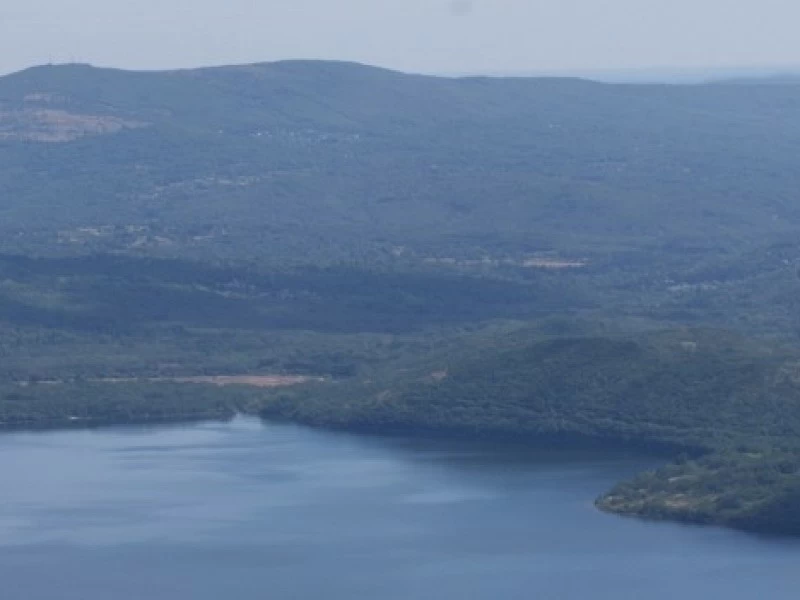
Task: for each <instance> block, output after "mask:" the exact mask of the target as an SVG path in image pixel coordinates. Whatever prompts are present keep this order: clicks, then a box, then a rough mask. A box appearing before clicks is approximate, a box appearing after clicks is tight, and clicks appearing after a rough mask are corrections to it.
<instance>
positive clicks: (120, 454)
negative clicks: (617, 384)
mask: <svg viewBox="0 0 800 600" xmlns="http://www.w3.org/2000/svg"><path fill="white" fill-rule="evenodd" d="M0 453H1V454H2V461H0V478H1V479H2V485H1V486H0V581H2V593H1V597H2V598H3V599H4V600H39V599H42V600H44V599H46V600H54V599H58V600H144V599H147V600H189V599H191V600H211V599H214V600H219V599H227V600H249V599H255V598H259V599H263V598H270V599H278V600H282V599H284V598H286V599H292V600H304V599H307V598H308V599H311V598H314V599H325V600H331V599H335V600H338V599H351V598H352V599H357V598H364V599H398V600H399V599H431V600H434V599H436V600H449V599H454V600H455V599H459V600H461V599H487V600H488V599H492V600H496V599H506V598H512V599H515V598H526V599H530V598H542V599H547V600H553V599H573V598H574V599H576V600H577V599H580V600H586V599H587V598H593V599H605V598H608V599H613V600H621V599H631V600H641V599H642V598H648V599H649V600H659V599H670V600H673V599H675V598H682V599H687V598H689V599H692V598H697V599H701V598H702V599H709V598H725V599H726V600H736V599H739V598H741V599H747V600H751V599H753V598H765V599H769V600H781V599H784V598H786V599H789V598H791V599H792V600H796V598H797V593H798V592H797V590H798V589H800V542H794V541H787V540H775V539H765V538H759V537H756V536H751V535H746V534H740V533H736V532H730V531H724V530H718V529H705V528H696V527H686V526H681V525H674V524H653V523H644V522H640V521H636V520H630V519H621V518H618V517H613V516H608V515H604V514H601V513H599V512H597V511H596V510H594V508H593V507H592V500H593V498H594V497H595V496H596V495H598V494H599V493H600V492H602V491H604V490H605V489H607V488H608V487H609V486H610V485H612V484H613V483H614V482H615V481H617V480H619V479H620V478H623V477H627V476H629V475H631V474H633V473H635V472H636V471H638V470H641V469H643V468H646V467H648V466H651V465H653V464H655V463H654V460H653V459H652V458H648V457H641V456H636V455H631V454H621V453H612V452H607V451H600V452H589V451H581V452H554V451H542V450H530V449H529V450H525V451H521V450H519V449H516V450H515V449H511V448H496V447H492V446H491V445H486V444H466V443H460V442H430V441H419V440H417V441H413V440H404V439H383V440H382V439H377V438H370V437H360V436H348V435H344V434H332V433H324V432H319V431H312V430H308V429H303V428H299V427H293V426H285V425H270V424H263V423H261V422H260V421H257V420H250V419H237V420H235V421H233V422H231V423H205V424H193V425H180V426H158V427H122V428H109V429H98V430H90V431H84V430H81V431H78V430H73V431H59V432H45V433H15V434H6V435H0Z"/></svg>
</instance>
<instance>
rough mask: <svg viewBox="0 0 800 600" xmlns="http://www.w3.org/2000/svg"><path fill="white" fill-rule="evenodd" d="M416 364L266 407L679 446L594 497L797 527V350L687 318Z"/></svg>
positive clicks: (615, 507)
mask: <svg viewBox="0 0 800 600" xmlns="http://www.w3.org/2000/svg"><path fill="white" fill-rule="evenodd" d="M426 364H427V365H428V367H427V369H428V370H426V371H425V372H422V371H420V370H419V369H412V370H410V371H406V372H403V373H400V374H398V373H397V372H395V373H392V374H391V375H389V376H387V377H386V378H383V379H381V378H371V379H370V380H368V381H363V382H360V383H353V384H350V385H342V386H340V387H339V389H336V388H330V387H329V388H327V389H321V388H312V389H309V390H306V391H298V392H294V393H291V392H286V393H284V394H282V395H281V396H280V397H279V398H277V399H276V400H274V401H273V402H272V403H271V404H269V405H268V406H267V407H266V409H265V412H264V414H265V415H266V416H269V417H273V418H274V417H282V418H289V419H292V420H296V421H301V422H305V423H310V424H314V425H322V426H333V427H342V428H346V429H357V430H367V431H373V432H374V431H377V432H391V431H405V432H416V433H423V432H427V433H436V434H442V433H449V434H458V435H471V436H475V435H488V436H500V437H503V438H508V437H509V436H513V437H518V438H520V439H523V440H528V441H536V440H547V441H548V442H551V443H552V442H559V441H561V442H566V443H570V444H574V443H576V442H581V441H591V440H596V441H601V442H604V443H612V444H633V445H636V446H642V447H649V448H652V449H657V450H665V451H667V452H669V453H672V454H673V455H678V454H680V453H684V456H683V458H681V459H680V461H679V462H678V463H676V464H673V465H671V466H669V467H666V468H665V469H663V470H661V471H659V472H657V473H649V474H645V475H642V476H641V477H640V478H639V479H637V480H636V481H634V482H631V483H628V484H621V485H620V486H618V487H617V488H615V489H614V490H613V491H611V492H610V493H609V494H608V495H607V496H604V497H603V498H601V499H600V500H599V501H598V503H599V505H600V506H601V507H602V508H604V509H606V510H610V511H614V512H620V513H624V514H639V515H643V516H648V517H658V518H673V519H680V520H687V521H696V522H704V523H719V524H725V525H731V526H735V527H740V528H745V529H754V530H759V531H770V532H779V533H800V523H799V522H798V521H797V518H796V513H797V511H798V509H799V508H800V507H798V505H797V502H796V498H797V492H796V490H797V489H800V377H799V376H798V373H800V371H799V370H798V369H800V362H798V356H797V355H796V354H794V353H792V352H787V351H784V350H780V349H778V348H775V347H770V346H763V345H760V344H753V343H752V342H750V341H747V340H745V339H742V338H740V337H738V336H735V335H731V334H727V333H725V332H720V331H714V330H691V329H688V330H676V331H665V332H658V333H651V334H646V335H638V336H613V337H596V336H592V337H568V338H551V339H547V338H544V339H542V338H540V339H538V340H536V339H534V340H529V341H528V342H527V343H524V342H522V341H521V340H518V341H517V342H516V343H515V344H514V345H512V346H511V347H502V346H501V347H496V348H491V347H490V346H488V345H487V344H486V343H485V341H484V342H482V343H481V344H480V345H478V346H476V347H474V348H473V349H471V350H465V351H463V353H462V355H461V356H458V354H456V355H455V356H453V355H452V354H451V355H450V357H449V358H448V357H440V358H439V359H433V360H430V361H428V362H427V363H426ZM687 453H688V454H687ZM691 457H694V458H691Z"/></svg>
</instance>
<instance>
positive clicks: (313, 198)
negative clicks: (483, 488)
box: [0, 61, 800, 261]
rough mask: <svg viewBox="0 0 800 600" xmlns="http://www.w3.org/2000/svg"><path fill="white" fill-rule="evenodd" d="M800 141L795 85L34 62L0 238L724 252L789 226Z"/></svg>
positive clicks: (19, 106) (35, 242)
mask: <svg viewBox="0 0 800 600" xmlns="http://www.w3.org/2000/svg"><path fill="white" fill-rule="evenodd" d="M798 150H800V86H793V85H769V84H756V83H754V84H748V85H736V86H734V85H725V84H718V85H703V86H657V85H605V84H599V83H593V82H589V81H582V80H575V79H491V78H465V79H447V78H434V77H422V76H416V75H405V74H401V73H395V72H391V71H386V70H382V69H376V68H372V67H365V66H361V65H355V64H347V63H325V62H313V61H292V62H283V63H271V64H257V65H247V66H235V67H224V68H212V69H199V70H193V71H171V72H124V71H115V70H108V69H95V68H92V67H88V66H84V65H65V66H50V67H37V68H33V69H29V70H26V71H23V72H20V73H16V74H13V75H9V76H6V77H3V78H0V196H2V198H3V204H2V212H1V213H0V217H2V219H0V223H1V224H0V227H1V228H2V233H3V238H4V241H3V245H2V248H5V249H6V250H14V251H19V250H22V251H39V252H44V251H48V250H50V251H52V249H53V247H54V246H55V247H56V248H58V250H59V251H86V250H97V249H101V250H109V249H110V250H114V251H119V250H123V251H130V252H139V253H141V252H150V253H160V254H171V255H176V254H198V255H203V256H208V255H214V256H220V255H224V256H231V257H239V258H241V257H243V256H247V257H252V256H258V257H259V259H261V260H281V261H286V260H291V259H294V260H319V259H321V257H331V256H335V257H340V258H344V259H352V258H354V257H361V258H363V257H371V258H375V257H376V256H385V255H387V254H391V253H392V252H397V251H398V250H397V248H398V247H402V248H403V250H402V251H405V252H407V253H409V254H411V255H415V256H419V257H420V258H425V257H431V256H433V257H452V256H460V255H463V256H467V257H472V258H475V257H476V256H478V257H480V256H481V255H482V254H483V253H489V254H493V253H494V254H509V253H511V254H514V253H517V254H518V253H525V252H528V253H530V252H533V251H543V250H550V251H561V252H572V253H581V252H583V253H586V252H608V251H609V250H619V249H639V250H641V249H642V248H648V249H652V248H657V249H659V250H661V251H670V250H673V251H675V250H676V248H685V247H700V248H705V249H709V248H712V249H713V248H717V249H718V248H720V247H729V246H730V245H731V244H733V243H742V242H745V243H760V242H761V240H763V239H764V237H765V236H766V237H767V239H772V240H774V239H777V238H779V237H781V236H789V235H791V234H792V233H793V232H795V231H796V228H797V226H798V224H800V212H798V209H797V208H796V206H795V203H794V202H793V198H794V191H795V190H796V189H797V187H798V184H799V183H800V179H798V178H800V175H798V173H797V170H796V169H795V168H794V164H793V162H794V161H793V157H794V156H796V155H797V152H798Z"/></svg>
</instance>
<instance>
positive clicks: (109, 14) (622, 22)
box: [0, 0, 800, 74]
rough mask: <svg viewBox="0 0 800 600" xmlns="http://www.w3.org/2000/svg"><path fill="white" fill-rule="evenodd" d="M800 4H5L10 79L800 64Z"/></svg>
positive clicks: (0, 4) (343, 0) (1, 69)
mask: <svg viewBox="0 0 800 600" xmlns="http://www.w3.org/2000/svg"><path fill="white" fill-rule="evenodd" d="M798 24H800V0H224V1H222V0H0V73H8V72H11V71H15V70H18V69H22V68H25V67H28V66H31V65H35V64H43V63H47V62H55V63H61V62H87V63H91V64H95V65H101V66H114V67H122V68H134V69H163V68H175V67H194V66H203V65H219V64H234V63H251V62H262V61H273V60H281V59H288V58H322V59H337V60H352V61H358V62H363V63H368V64H373V65H379V66H385V67H390V68H394V69H399V70H404V71H413V72H424V73H442V74H445V73H480V72H485V73H497V72H544V71H554V72H558V71H562V72H563V71H592V70H604V69H643V68H651V67H670V68H686V67H689V68H698V67H702V68H706V67H750V66H765V67H797V66H800V34H798V32H799V31H800V25H798Z"/></svg>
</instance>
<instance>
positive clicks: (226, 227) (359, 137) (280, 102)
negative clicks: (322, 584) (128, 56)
mask: <svg viewBox="0 0 800 600" xmlns="http://www.w3.org/2000/svg"><path fill="white" fill-rule="evenodd" d="M799 92H800V87H799V86H798V82H797V81H794V80H791V79H790V80H786V81H764V82H759V81H742V82H738V83H735V84H734V83H728V84H714V85H699V86H659V85H604V84H599V83H593V82H589V81H580V80H571V79H488V78H466V79H446V78H433V77H421V76H411V75H404V74H400V73H393V72H390V71H385V70H381V69H374V68H369V67H364V66H360V65H353V64H342V63H320V62H307V61H298V62H286V63H275V64H260V65H249V66H241V67H226V68H215V69H201V70H194V71H175V72H163V73H128V72H122V71H114V70H106V69H94V68H91V67H88V66H84V65H67V66H58V67H38V68H33V69H29V70H26V71H24V72H21V73H17V74H14V75H10V76H7V77H2V78H0V422H2V424H3V425H4V426H6V427H12V426H34V425H44V424H51V425H60V424H75V423H77V424H81V423H112V422H126V421H130V420H153V419H174V418H201V417H208V416H215V417H225V416H229V415H230V414H233V413H234V412H236V411H248V412H262V414H264V415H268V416H270V417H273V418H274V417H281V418H291V419H294V420H299V421H303V422H306V423H311V424H316V425H324V426H334V427H346V428H359V429H369V430H377V431H392V430H397V429H403V430H412V431H419V432H437V433H440V434H441V433H454V434H459V435H465V434H469V435H502V436H519V437H522V438H524V439H526V440H533V439H546V440H548V441H550V442H559V441H560V442H569V443H576V442H578V441H580V440H587V439H594V440H604V441H606V442H609V443H628V444H637V445H643V446H646V447H651V448H659V449H666V450H668V451H670V452H674V453H675V454H678V453H685V454H686V455H685V456H684V457H683V458H682V459H681V460H680V461H679V462H677V463H675V464H672V465H669V466H667V467H665V468H664V469H663V470H660V471H658V472H655V473H649V474H644V475H642V476H641V477H640V478H638V479H636V480H635V481H633V482H629V483H625V484H620V486H619V487H618V488H616V489H615V490H612V491H611V492H610V493H609V494H608V495H607V496H604V497H603V498H601V499H600V500H599V505H600V506H601V507H602V508H604V509H606V510H610V511H616V512H622V513H627V514H640V515H645V516H649V517H659V518H679V519H684V520H691V521H698V522H714V523H722V524H727V525H732V526H736V527H742V528H749V529H754V530H763V531H777V532H783V533H790V532H791V533H800V527H799V526H798V518H797V515H798V514H800V510H798V502H800V495H799V494H800V493H799V492H798V489H800V483H798V482H799V481H800V475H798V458H797V457H798V456H800V454H799V453H800V450H798V447H797V442H796V441H795V440H796V439H797V438H798V433H800V431H799V429H800V410H799V409H798V408H797V407H798V406H800V404H799V403H798V400H800V398H798V391H797V381H800V375H798V374H797V373H798V372H800V368H798V367H796V365H797V364H800V356H798V355H797V354H796V353H795V351H794V350H793V346H796V344H797V342H798V341H800V327H798V322H800V321H798V317H800V303H798V301H797V298H798V294H797V288H798V283H800V282H799V281H798V266H799V265H800V243H799V242H798V241H797V240H798V239H799V238H798V231H799V230H800V210H798V207H797V206H796V202H795V197H796V191H797V189H798V187H799V186H798V184H800V173H798V171H797V169H796V168H795V164H794V163H795V156H797V151H798V148H800V103H799V102H798V93H799ZM239 374H265V375H269V374H285V375H297V374H299V375H316V376H324V377H325V382H324V383H320V384H314V385H307V386H301V387H298V388H288V389H281V390H270V391H266V390H257V389H249V388H246V387H231V388H217V387H208V386H200V385H190V384H178V383H166V382H164V381H159V382H154V381H151V382H149V383H148V382H147V381H148V380H149V379H152V378H164V379H167V380H168V379H170V378H174V377H181V376H192V375H239ZM110 378H123V379H125V380H126V381H125V382H109V381H108V379H110Z"/></svg>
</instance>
